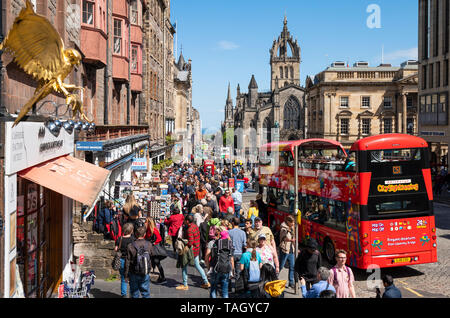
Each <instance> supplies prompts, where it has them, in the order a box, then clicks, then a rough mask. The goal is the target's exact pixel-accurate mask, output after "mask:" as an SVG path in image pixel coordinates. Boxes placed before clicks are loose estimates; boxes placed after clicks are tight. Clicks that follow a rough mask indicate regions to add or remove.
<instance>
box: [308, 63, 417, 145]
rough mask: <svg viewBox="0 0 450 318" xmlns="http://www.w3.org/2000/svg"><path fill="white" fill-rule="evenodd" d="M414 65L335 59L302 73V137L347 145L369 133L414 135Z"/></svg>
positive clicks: (415, 119) (415, 65) (415, 66)
mask: <svg viewBox="0 0 450 318" xmlns="http://www.w3.org/2000/svg"><path fill="white" fill-rule="evenodd" d="M417 68H418V66H417V61H407V62H405V63H403V64H402V65H401V66H400V67H393V66H391V65H390V64H381V65H379V66H378V67H369V64H368V63H367V62H357V63H355V64H354V65H353V67H348V65H346V63H344V62H335V63H333V64H332V65H331V67H328V68H327V69H325V70H324V71H322V72H321V73H319V74H317V75H316V76H315V77H314V79H311V78H310V77H307V79H306V89H307V105H308V107H307V112H306V113H307V116H306V126H307V137H308V138H325V139H332V140H337V141H339V142H341V143H342V144H343V146H344V147H345V148H349V147H350V146H351V145H352V144H353V143H354V142H355V141H356V140H358V139H361V138H363V137H367V136H370V135H377V134H383V133H405V134H406V133H407V134H413V135H417V134H418V108H417V91H418V88H417V82H418V74H417V72H418V71H417Z"/></svg>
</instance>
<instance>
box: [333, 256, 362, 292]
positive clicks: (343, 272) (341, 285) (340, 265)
mask: <svg viewBox="0 0 450 318" xmlns="http://www.w3.org/2000/svg"><path fill="white" fill-rule="evenodd" d="M346 261H347V252H346V251H345V250H337V251H336V262H337V263H336V266H334V267H333V268H332V269H331V271H330V278H328V282H329V283H330V284H332V285H333V287H334V288H335V290H336V297H337V298H349V297H352V298H355V297H356V294H355V287H354V285H353V282H354V281H355V277H354V276H353V272H352V270H351V269H350V267H348V266H347V265H345V262H346Z"/></svg>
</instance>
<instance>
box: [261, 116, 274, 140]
mask: <svg viewBox="0 0 450 318" xmlns="http://www.w3.org/2000/svg"><path fill="white" fill-rule="evenodd" d="M263 137H264V138H265V141H264V142H266V143H270V142H272V123H271V121H270V118H269V117H266V119H264V122H263Z"/></svg>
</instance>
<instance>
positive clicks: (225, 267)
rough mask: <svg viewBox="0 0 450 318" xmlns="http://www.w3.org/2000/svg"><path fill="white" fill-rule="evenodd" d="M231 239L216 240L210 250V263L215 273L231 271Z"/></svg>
mask: <svg viewBox="0 0 450 318" xmlns="http://www.w3.org/2000/svg"><path fill="white" fill-rule="evenodd" d="M230 244H231V241H230V240H227V239H223V240H217V241H216V242H215V243H214V246H213V248H212V251H211V265H212V266H213V267H214V271H215V272H216V273H224V274H227V273H229V272H230V271H231V269H232V268H231V260H230V258H231V249H230Z"/></svg>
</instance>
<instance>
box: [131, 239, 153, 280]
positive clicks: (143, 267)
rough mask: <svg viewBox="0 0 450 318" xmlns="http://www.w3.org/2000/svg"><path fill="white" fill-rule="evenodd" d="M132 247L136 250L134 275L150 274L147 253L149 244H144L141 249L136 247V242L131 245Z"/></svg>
mask: <svg viewBox="0 0 450 318" xmlns="http://www.w3.org/2000/svg"><path fill="white" fill-rule="evenodd" d="M132 244H133V247H134V248H135V249H136V260H135V263H134V273H135V274H137V275H142V276H145V275H148V274H149V273H150V267H151V261H150V251H149V248H148V247H149V246H151V245H150V243H149V242H147V241H146V242H145V245H144V246H142V247H137V246H136V241H134V242H133V243H132Z"/></svg>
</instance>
